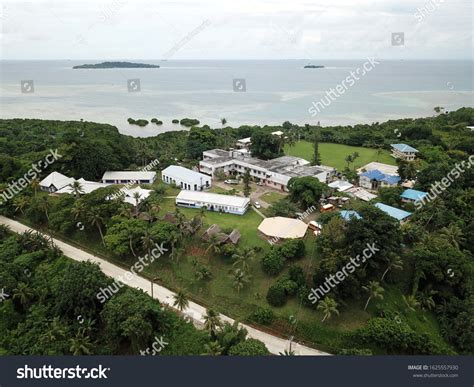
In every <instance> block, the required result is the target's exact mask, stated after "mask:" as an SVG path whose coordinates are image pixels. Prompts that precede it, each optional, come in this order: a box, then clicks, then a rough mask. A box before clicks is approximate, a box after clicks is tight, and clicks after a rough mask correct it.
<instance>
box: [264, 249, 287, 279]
mask: <svg viewBox="0 0 474 387" xmlns="http://www.w3.org/2000/svg"><path fill="white" fill-rule="evenodd" d="M285 261H286V259H285V257H283V255H281V253H280V251H279V249H278V248H275V247H272V248H271V249H270V251H269V252H268V253H267V254H265V256H264V257H263V258H262V268H263V271H264V272H265V273H267V274H270V275H277V274H278V273H280V272H281V271H282V270H283V267H284V266H285Z"/></svg>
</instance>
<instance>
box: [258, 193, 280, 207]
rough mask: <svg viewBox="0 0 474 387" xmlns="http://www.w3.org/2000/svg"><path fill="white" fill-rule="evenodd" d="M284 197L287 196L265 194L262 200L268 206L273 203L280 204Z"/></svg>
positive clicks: (261, 197)
mask: <svg viewBox="0 0 474 387" xmlns="http://www.w3.org/2000/svg"><path fill="white" fill-rule="evenodd" d="M284 197H285V195H282V194H280V193H278V192H265V193H264V194H263V195H262V196H260V199H262V200H263V201H264V202H266V203H268V204H272V203H275V202H278V201H279V200H281V199H283V198H284Z"/></svg>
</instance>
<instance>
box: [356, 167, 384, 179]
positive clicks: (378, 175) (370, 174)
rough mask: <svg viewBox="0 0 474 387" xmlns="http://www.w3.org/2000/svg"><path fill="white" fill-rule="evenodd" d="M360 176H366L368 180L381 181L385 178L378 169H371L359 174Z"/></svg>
mask: <svg viewBox="0 0 474 387" xmlns="http://www.w3.org/2000/svg"><path fill="white" fill-rule="evenodd" d="M361 176H366V177H368V178H369V179H370V180H377V181H378V180H382V179H383V178H384V177H385V174H383V173H382V172H380V171H379V170H378V169H373V170H371V171H367V172H364V173H361Z"/></svg>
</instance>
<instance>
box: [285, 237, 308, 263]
mask: <svg viewBox="0 0 474 387" xmlns="http://www.w3.org/2000/svg"><path fill="white" fill-rule="evenodd" d="M280 251H281V254H282V255H283V256H284V257H285V258H286V259H298V258H301V257H303V256H304V253H305V246H304V242H303V241H302V240H301V239H290V240H288V241H285V242H283V244H282V245H281V246H280Z"/></svg>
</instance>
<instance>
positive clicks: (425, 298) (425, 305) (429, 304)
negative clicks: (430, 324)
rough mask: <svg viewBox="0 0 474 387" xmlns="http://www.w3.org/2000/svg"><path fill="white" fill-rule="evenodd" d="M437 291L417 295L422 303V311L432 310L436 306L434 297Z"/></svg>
mask: <svg viewBox="0 0 474 387" xmlns="http://www.w3.org/2000/svg"><path fill="white" fill-rule="evenodd" d="M436 293H437V292H436V291H433V290H431V291H425V292H421V293H417V295H416V299H417V300H418V302H419V303H420V307H421V310H424V311H426V310H432V309H434V307H435V306H436V303H435V302H434V299H433V296H434V295H436Z"/></svg>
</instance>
